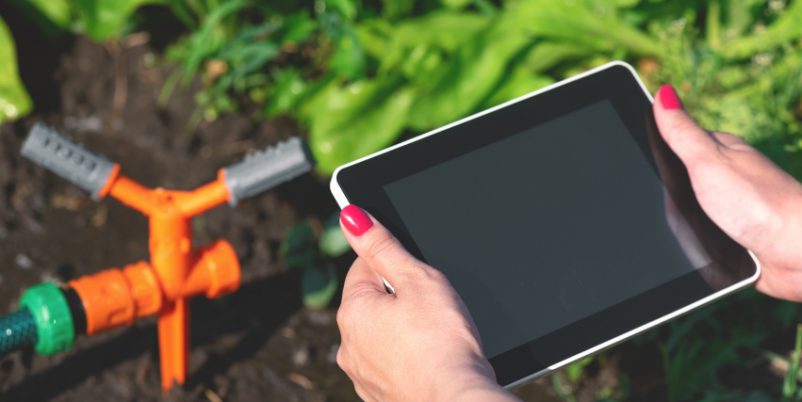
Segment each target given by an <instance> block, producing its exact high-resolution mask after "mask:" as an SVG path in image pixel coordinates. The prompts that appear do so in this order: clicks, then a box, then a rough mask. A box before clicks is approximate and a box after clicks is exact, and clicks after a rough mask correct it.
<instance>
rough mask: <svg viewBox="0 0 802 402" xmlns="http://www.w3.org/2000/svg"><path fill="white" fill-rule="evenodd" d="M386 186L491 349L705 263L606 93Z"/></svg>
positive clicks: (579, 316)
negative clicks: (674, 222) (675, 222)
mask: <svg viewBox="0 0 802 402" xmlns="http://www.w3.org/2000/svg"><path fill="white" fill-rule="evenodd" d="M612 178H614V179H612ZM384 190H385V192H386V193H387V196H388V198H389V200H390V202H391V203H392V205H393V206H394V207H395V209H396V211H397V212H398V214H399V216H400V217H401V220H402V221H403V222H404V224H405V226H406V228H407V230H408V231H409V233H410V235H411V237H412V238H414V239H415V242H416V244H417V246H418V248H419V249H420V252H421V253H422V254H423V256H424V258H425V260H426V261H427V262H428V263H429V264H431V265H432V266H434V267H436V268H438V269H440V270H442V271H443V272H444V273H445V274H446V276H447V277H448V278H449V279H450V280H451V282H452V284H453V285H454V287H455V288H456V289H457V290H458V291H459V293H460V295H461V296H462V298H463V299H464V300H465V301H466V304H467V307H468V309H469V310H470V312H471V315H472V316H473V317H474V319H475V321H476V324H477V327H478V328H479V330H480V334H481V336H482V339H483V340H484V347H485V353H487V355H488V356H489V357H492V356H496V355H498V354H500V353H503V352H505V351H508V350H510V349H513V348H515V347H516V346H518V345H521V344H522V343H525V342H527V341H529V340H531V339H534V338H538V337H541V336H543V335H546V334H548V333H550V332H552V331H554V330H556V329H558V328H561V327H564V326H566V325H569V324H571V323H572V322H575V321H578V320H580V319H582V318H585V317H587V316H590V315H592V314H594V313H597V312H599V311H601V310H604V309H607V308H609V307H610V306H613V305H615V304H617V303H619V302H622V301H624V300H627V299H630V298H632V297H634V296H636V295H638V294H640V293H643V292H645V291H648V290H650V289H653V288H655V287H657V286H659V285H661V284H664V283H666V282H669V281H671V280H672V279H675V278H678V277H680V276H682V275H684V274H687V273H688V272H690V271H693V270H695V269H698V268H701V267H703V266H705V265H707V264H709V263H710V260H709V257H707V256H706V255H705V253H704V251H702V250H701V248H699V247H694V244H693V243H694V242H693V240H694V239H692V238H691V239H690V241H685V242H684V243H685V244H680V241H679V240H678V237H677V235H676V234H675V232H677V231H678V228H677V227H676V226H674V227H673V228H672V226H671V225H670V222H671V220H670V219H668V218H667V215H668V214H670V213H671V212H672V211H674V210H676V208H672V207H671V205H667V202H669V203H670V198H668V197H666V195H665V194H666V191H665V190H664V187H663V184H662V182H661V180H660V178H659V176H658V175H657V172H656V171H655V168H654V166H653V165H652V164H651V163H650V161H649V160H648V159H647V157H646V155H645V154H644V152H643V150H642V149H641V148H639V146H638V144H637V143H636V142H635V141H633V137H632V134H631V133H630V132H629V131H628V130H627V128H626V126H625V125H624V123H623V121H622V120H621V118H620V117H619V116H618V114H617V112H616V111H615V109H614V108H613V106H612V104H611V103H610V101H609V100H602V101H599V102H596V103H593V104H591V105H589V106H585V107H582V108H581V109H579V110H576V111H574V112H572V113H568V114H565V115H563V116H561V117H558V118H556V119H553V120H551V121H548V122H546V123H543V124H540V125H537V126H535V127H532V128H529V129H527V130H524V131H522V132H519V133H516V134H514V135H512V136H509V137H507V138H504V139H503V140H500V141H498V142H495V143H492V144H490V145H488V146H485V147H483V148H479V149H477V150H474V151H472V152H469V153H466V154H463V155H461V156H458V157H456V158H453V159H451V160H447V161H445V162H442V163H439V164H437V165H435V166H433V167H429V168H428V169H425V170H422V171H420V172H417V173H415V174H413V175H410V176H407V177H404V178H402V179H400V180H396V181H394V182H391V183H388V184H386V185H385V186H384ZM683 247H684V249H683ZM510 323H514V325H510Z"/></svg>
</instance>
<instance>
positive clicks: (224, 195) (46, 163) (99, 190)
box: [21, 123, 314, 216]
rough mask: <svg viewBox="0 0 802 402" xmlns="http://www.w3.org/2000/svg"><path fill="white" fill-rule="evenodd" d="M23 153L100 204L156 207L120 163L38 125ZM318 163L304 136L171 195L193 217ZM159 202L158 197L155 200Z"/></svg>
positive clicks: (143, 208)
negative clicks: (105, 200)
mask: <svg viewBox="0 0 802 402" xmlns="http://www.w3.org/2000/svg"><path fill="white" fill-rule="evenodd" d="M21 152H22V155H23V156H25V157H26V158H28V159H30V160H32V161H33V162H36V163H37V164H39V165H41V166H43V167H45V168H47V169H49V170H50V171H52V172H53V173H55V174H57V175H59V176H61V177H63V178H64V179H66V180H68V181H70V182H72V183H73V184H75V185H76V186H78V187H80V188H82V189H84V190H86V191H88V192H89V193H90V194H91V195H92V198H94V199H96V200H100V199H102V198H104V197H106V196H107V195H111V196H112V197H114V198H116V199H117V200H119V201H120V202H122V203H124V204H126V205H128V206H130V207H131V208H134V209H136V210H137V211H139V212H141V213H143V214H144V215H150V214H152V213H153V212H154V211H155V210H156V209H157V208H158V207H156V204H158V202H157V201H156V198H154V194H156V193H159V192H160V191H164V190H162V189H159V188H157V189H149V188H147V187H145V186H142V185H141V184H139V183H137V182H135V181H133V180H131V179H130V178H128V177H126V176H125V175H122V174H121V173H120V165H119V164H117V163H114V162H111V161H109V160H108V159H107V158H106V157H104V156H103V155H99V154H95V153H93V152H91V151H89V150H87V149H86V148H84V147H83V146H82V145H80V144H78V143H76V142H74V141H72V140H71V139H69V138H68V137H66V136H64V135H62V134H60V133H59V132H57V131H56V130H54V129H52V128H50V127H48V126H46V125H44V124H41V123H37V124H36V125H34V126H33V128H32V129H31V132H30V134H29V135H28V138H27V139H26V140H25V143H24V144H23V145H22V150H21ZM313 164H314V159H313V158H312V156H311V153H310V152H309V149H308V148H307V147H306V145H305V144H304V143H303V141H302V140H301V139H300V138H297V137H293V138H290V139H288V140H286V141H284V142H282V143H279V144H277V145H275V146H272V147H268V148H266V149H264V150H262V151H259V152H256V153H254V154H252V155H249V156H247V157H245V159H244V160H242V161H241V162H238V163H235V164H232V165H230V166H227V167H225V168H223V169H220V171H219V172H218V175H217V180H215V181H213V182H211V183H209V184H206V185H204V186H201V187H199V188H197V189H195V190H193V191H171V197H173V198H174V201H175V205H176V206H177V207H178V208H179V209H180V212H181V213H182V214H183V215H184V216H195V215H198V214H201V213H203V212H205V211H207V210H209V209H211V208H214V207H216V206H217V205H219V204H222V203H223V202H226V201H228V203H229V204H230V205H231V206H235V205H236V204H237V203H238V202H239V201H241V200H243V199H245V198H248V197H251V196H254V195H257V194H259V193H262V192H264V191H266V190H269V189H271V188H273V187H275V186H277V185H279V184H281V183H283V182H285V181H288V180H291V179H293V178H295V177H297V176H300V175H301V174H304V173H306V172H308V171H309V170H311V168H312V166H313ZM157 198H158V197H157Z"/></svg>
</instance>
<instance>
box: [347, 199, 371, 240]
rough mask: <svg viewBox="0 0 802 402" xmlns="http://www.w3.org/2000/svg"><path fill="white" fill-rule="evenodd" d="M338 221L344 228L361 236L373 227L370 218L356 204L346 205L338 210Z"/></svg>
mask: <svg viewBox="0 0 802 402" xmlns="http://www.w3.org/2000/svg"><path fill="white" fill-rule="evenodd" d="M340 221H341V222H342V223H343V226H345V229H346V230H348V232H350V233H351V234H352V235H354V236H361V235H362V234H363V233H365V232H367V231H368V229H370V228H371V227H373V221H372V220H370V217H369V216H368V214H366V213H365V211H363V210H362V208H359V207H358V206H356V205H346V206H345V208H343V210H342V211H340Z"/></svg>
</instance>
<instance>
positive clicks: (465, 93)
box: [409, 27, 530, 131]
mask: <svg viewBox="0 0 802 402" xmlns="http://www.w3.org/2000/svg"><path fill="white" fill-rule="evenodd" d="M529 41H530V39H529V38H527V37H526V36H524V35H519V34H515V33H511V32H509V31H507V30H505V29H501V28H499V27H490V28H488V29H487V30H483V31H481V32H479V33H478V34H477V35H476V36H475V37H474V38H473V40H471V41H468V43H466V44H465V45H464V46H463V47H462V48H460V49H459V50H457V52H456V54H455V55H454V56H453V57H452V58H451V60H449V62H448V63H447V64H443V65H442V66H441V67H440V68H439V69H438V70H437V71H434V72H432V73H431V74H429V76H428V77H427V78H428V79H427V81H428V82H424V83H423V84H422V85H421V87H422V88H421V91H420V92H418V94H417V97H416V99H415V102H414V104H413V106H412V109H411V110H410V113H409V126H410V127H411V128H413V129H415V130H418V131H425V130H429V129H432V128H435V127H438V126H441V125H444V124H447V123H450V122H452V121H454V120H457V119H460V118H462V117H464V116H466V115H468V114H469V113H471V112H473V111H475V110H476V108H477V107H478V106H479V104H480V102H482V100H483V99H485V98H486V97H487V96H488V94H489V93H490V92H491V91H492V89H493V88H494V87H495V86H496V85H497V84H498V83H499V81H500V80H501V78H502V77H503V75H504V73H505V71H506V70H507V66H508V63H509V61H510V60H511V59H512V58H513V56H514V55H515V54H516V53H517V52H519V51H520V50H522V49H523V47H524V46H525V45H526V44H527V43H528V42H529Z"/></svg>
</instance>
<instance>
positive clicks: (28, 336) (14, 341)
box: [0, 308, 37, 356]
mask: <svg viewBox="0 0 802 402" xmlns="http://www.w3.org/2000/svg"><path fill="white" fill-rule="evenodd" d="M36 340H37V334H36V321H34V319H33V315H31V312H30V311H28V309H27V308H25V309H22V310H19V311H16V312H13V313H11V314H9V315H5V316H2V317H0V356H5V355H6V354H8V353H11V352H13V351H15V350H17V349H21V348H24V347H26V346H33V345H34V344H36Z"/></svg>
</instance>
